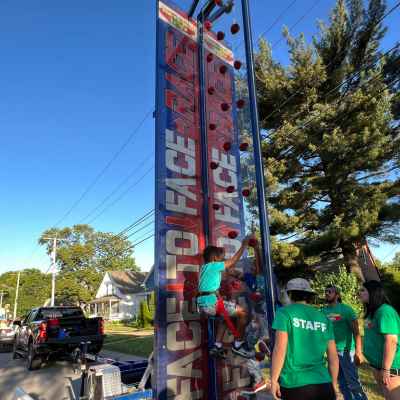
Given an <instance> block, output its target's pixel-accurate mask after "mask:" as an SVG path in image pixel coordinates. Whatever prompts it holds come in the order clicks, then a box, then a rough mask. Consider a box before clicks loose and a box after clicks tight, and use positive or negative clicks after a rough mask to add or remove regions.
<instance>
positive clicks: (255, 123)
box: [241, 0, 275, 339]
mask: <svg viewBox="0 0 400 400" xmlns="http://www.w3.org/2000/svg"><path fill="white" fill-rule="evenodd" d="M241 2H242V15H243V34H244V41H245V48H246V63H247V82H248V86H249V101H250V114H251V128H252V134H253V147H254V164H255V170H256V185H257V194H258V196H257V197H258V208H259V212H260V215H259V217H260V233H261V244H262V249H263V251H262V261H263V266H264V274H263V275H264V282H265V287H266V289H267V290H268V295H267V296H266V300H267V318H268V328H269V331H270V337H271V339H272V329H271V326H272V321H273V319H274V317H275V292H274V280H273V272H272V261H271V247H270V235H269V221H268V214H267V208H266V204H267V203H266V196H265V185H264V169H263V163H262V154H261V140H260V127H259V119H258V109H257V96H256V85H255V73H254V54H253V39H252V31H251V20H250V8H249V1H248V0H241Z"/></svg>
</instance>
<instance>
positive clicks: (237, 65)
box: [233, 60, 242, 69]
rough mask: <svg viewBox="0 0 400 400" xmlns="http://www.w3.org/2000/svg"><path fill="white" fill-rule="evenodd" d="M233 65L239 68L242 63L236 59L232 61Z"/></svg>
mask: <svg viewBox="0 0 400 400" xmlns="http://www.w3.org/2000/svg"><path fill="white" fill-rule="evenodd" d="M233 67H234V68H235V69H240V68H242V63H241V61H239V60H236V61H235V62H234V63H233Z"/></svg>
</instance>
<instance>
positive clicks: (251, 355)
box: [232, 343, 255, 358]
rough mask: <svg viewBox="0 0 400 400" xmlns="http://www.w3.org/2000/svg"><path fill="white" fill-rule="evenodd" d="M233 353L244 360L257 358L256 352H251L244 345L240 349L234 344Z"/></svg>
mask: <svg viewBox="0 0 400 400" xmlns="http://www.w3.org/2000/svg"><path fill="white" fill-rule="evenodd" d="M232 352H233V353H235V354H237V355H238V356H241V357H244V358H254V356H255V352H254V350H249V349H248V348H247V346H246V345H245V344H244V343H242V344H241V345H240V346H238V347H236V346H235V343H232Z"/></svg>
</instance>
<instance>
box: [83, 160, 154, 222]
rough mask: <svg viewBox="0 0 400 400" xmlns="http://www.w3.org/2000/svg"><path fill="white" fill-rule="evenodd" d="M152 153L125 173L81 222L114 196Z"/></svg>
mask: <svg viewBox="0 0 400 400" xmlns="http://www.w3.org/2000/svg"><path fill="white" fill-rule="evenodd" d="M153 154H154V153H153V152H151V153H150V154H149V155H148V156H146V157H145V158H144V160H143V161H142V162H140V163H139V165H137V166H135V168H134V169H133V170H132V172H131V173H130V174H129V175H127V176H126V177H125V178H124V179H123V180H122V181H121V182H120V183H119V184H118V185H117V186H116V187H115V188H114V189H113V190H112V191H111V193H109V194H108V195H107V196H106V197H104V199H103V200H102V201H101V202H100V203H99V204H98V205H97V206H96V207H94V208H93V209H92V210H91V211H90V212H89V213H88V214H87V215H86V216H85V217H84V218H82V220H81V221H82V222H83V221H85V220H86V219H88V218H89V217H90V216H91V215H93V214H94V213H95V212H96V211H97V210H98V209H100V208H101V207H102V206H103V205H104V204H105V203H107V201H108V200H109V199H110V198H111V197H112V196H114V194H116V193H117V192H118V191H119V190H120V189H121V188H122V187H123V186H124V185H125V184H126V183H127V182H128V181H129V179H130V178H132V177H133V176H135V175H136V174H137V173H138V172H139V171H140V169H141V168H142V167H143V166H144V164H145V163H146V162H147V161H148V160H149V159H150V158H151V157H152V155H153Z"/></svg>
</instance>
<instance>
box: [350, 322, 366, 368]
mask: <svg viewBox="0 0 400 400" xmlns="http://www.w3.org/2000/svg"><path fill="white" fill-rule="evenodd" d="M351 330H352V331H353V336H354V342H355V345H356V350H355V355H354V362H355V364H356V365H361V364H362V363H363V362H364V356H363V353H362V341H361V335H360V326H359V324H358V319H355V320H353V321H351Z"/></svg>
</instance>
